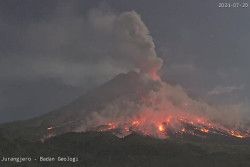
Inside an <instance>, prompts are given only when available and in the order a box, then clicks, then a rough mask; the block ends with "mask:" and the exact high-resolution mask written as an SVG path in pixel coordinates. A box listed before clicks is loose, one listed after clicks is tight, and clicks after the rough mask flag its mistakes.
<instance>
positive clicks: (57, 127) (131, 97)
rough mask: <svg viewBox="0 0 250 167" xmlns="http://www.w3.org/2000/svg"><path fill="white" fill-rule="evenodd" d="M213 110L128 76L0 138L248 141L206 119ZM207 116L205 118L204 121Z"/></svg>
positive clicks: (173, 89)
mask: <svg viewBox="0 0 250 167" xmlns="http://www.w3.org/2000/svg"><path fill="white" fill-rule="evenodd" d="M209 112H214V111H213V108H211V107H208V105H207V104H204V103H201V102H198V101H196V100H193V99H191V98H190V97H189V96H188V95H187V94H186V93H185V91H184V90H183V89H182V88H181V87H179V86H176V85H170V84H167V83H165V82H163V81H161V80H154V79H152V78H150V77H148V76H146V75H142V74H140V73H137V72H134V71H131V72H128V73H126V74H119V75H117V76H116V77H114V78H113V79H112V80H110V81H108V82H107V83H105V84H103V85H102V86H100V87H99V88H97V89H94V90H92V91H90V92H88V93H86V94H84V95H83V96H81V97H79V98H78V99H77V100H75V101H73V102H71V103H70V104H68V105H66V106H63V107H61V108H59V109H57V110H55V111H52V112H49V113H47V114H45V115H42V116H40V117H37V118H34V119H30V120H26V121H18V122H13V123H7V124H3V125H1V130H2V132H3V134H5V135H7V136H12V137H16V138H23V139H27V140H42V141H44V140H46V139H48V138H50V137H53V136H57V135H60V134H63V133H67V132H87V131H97V132H103V131H111V132H112V133H113V134H114V135H116V136H118V137H125V136H127V135H130V134H131V133H137V134H140V135H147V136H152V137H156V138H183V137H188V136H195V137H198V138H209V137H214V136H223V137H233V138H247V137H249V130H248V129H247V128H245V127H240V126H238V127H234V126H232V125H229V124H226V123H225V122H223V120H221V119H220V117H219V118H218V117H211V113H209ZM209 114H210V115H209Z"/></svg>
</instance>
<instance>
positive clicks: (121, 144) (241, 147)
mask: <svg viewBox="0 0 250 167" xmlns="http://www.w3.org/2000/svg"><path fill="white" fill-rule="evenodd" d="M0 139H1V142H0V148H1V152H0V154H2V155H1V156H5V157H8V156H11V157H13V156H20V155H22V156H30V157H33V158H37V159H39V157H40V156H43V157H58V156H61V157H67V156H70V157H78V160H79V161H78V162H75V163H73V162H39V161H32V162H27V163H26V162H22V163H15V162H8V163H3V162H0V166H3V167H14V166H18V167H22V166H23V167H36V166H39V167H57V166H58V167H62V166H70V167H74V166H81V167H85V166H86V167H100V166H101V167H106V166H107V167H117V166H119V167H136V166H137V167H139V166H141V167H155V166H157V167H163V166H164V167H165V166H168V167H183V166H185V167H189V166H190V167H200V166H202V167H211V166H213V167H238V166H239V167H247V166H250V145H249V144H240V143H239V144H237V143H235V144H218V143H214V142H211V141H209V140H207V141H206V139H200V140H199V141H198V140H197V141H196V142H192V141H190V140H184V139H182V140H169V139H164V140H161V139H155V138H151V137H148V136H140V135H137V134H131V135H129V136H127V137H125V138H117V137H116V136H114V135H113V134H112V133H111V132H87V133H67V134H63V135H59V136H56V137H52V138H50V139H48V140H46V141H45V142H44V143H41V142H30V141H25V140H21V139H10V138H9V139H6V138H4V137H2V136H1V137H0Z"/></svg>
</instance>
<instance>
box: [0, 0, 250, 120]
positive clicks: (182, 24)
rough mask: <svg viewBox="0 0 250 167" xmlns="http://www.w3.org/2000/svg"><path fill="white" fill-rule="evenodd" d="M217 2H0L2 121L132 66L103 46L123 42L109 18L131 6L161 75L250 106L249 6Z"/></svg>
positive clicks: (212, 97)
mask: <svg viewBox="0 0 250 167" xmlns="http://www.w3.org/2000/svg"><path fill="white" fill-rule="evenodd" d="M219 2H220V1H213V0H212V1H211V0H207V1H202V2H201V1H200V0H189V1H185V2H184V1H183V0H157V1H153V0H136V1H135V0H124V1H122V0H119V1H118V0H112V1H111V0H106V1H100V0H84V1H81V0H72V1H63V0H60V1H59V0H36V1H34V0H22V1H20V0H10V1H0V122H8V121H13V120H19V119H27V118H32V117H34V116H38V115H41V114H42V113H46V112H48V111H51V110H53V109H56V108H57V107H59V106H62V105H64V104H67V103H68V102H70V101H72V100H74V99H75V98H77V97H78V96H80V95H82V94H83V93H84V92H86V91H88V90H90V89H93V88H95V87H97V86H98V85H101V84H102V83H104V82H105V81H107V80H109V79H111V78H112V77H114V76H115V75H117V74H119V73H121V72H126V71H128V70H130V69H131V68H133V67H134V64H133V63H131V62H130V60H129V58H126V55H125V54H124V53H123V52H121V51H119V49H116V50H115V49H114V48H112V49H110V47H111V46H110V45H109V44H110V43H116V44H117V46H120V44H121V45H122V44H124V43H125V44H126V42H128V41H122V40H120V38H117V37H116V36H115V35H113V34H112V32H110V25H109V23H110V22H111V21H110V20H112V19H113V18H115V17H117V16H118V15H120V14H121V13H123V12H126V11H131V10H134V11H135V12H136V13H138V14H139V15H140V16H141V19H142V21H143V22H144V23H145V25H146V26H147V27H148V29H149V31H150V34H151V36H152V38H153V40H154V43H155V47H156V52H157V54H158V56H159V57H161V58H162V59H163V61H164V65H163V68H162V70H161V71H160V74H161V75H162V78H163V79H164V80H166V81H168V82H172V83H176V84H179V85H181V86H183V87H184V88H185V89H187V91H188V92H191V94H192V95H194V96H195V97H196V98H199V99H201V100H205V101H207V102H208V103H213V104H227V103H230V104H232V103H235V104H237V103H244V104H248V103H249V102H250V101H249V98H250V87H249V85H250V77H249V74H248V73H249V71H250V66H249V63H250V22H249V20H250V7H248V8H242V7H239V8H218V3H219ZM241 2H243V1H241ZM241 2H240V3H241ZM132 51H133V49H131V54H132V55H133V54H134V53H133V52H132ZM114 55H115V56H114ZM249 113H250V111H249Z"/></svg>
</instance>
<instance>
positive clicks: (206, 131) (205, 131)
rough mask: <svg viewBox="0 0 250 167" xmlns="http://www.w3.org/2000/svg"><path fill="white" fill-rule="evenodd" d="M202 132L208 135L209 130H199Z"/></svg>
mask: <svg viewBox="0 0 250 167" xmlns="http://www.w3.org/2000/svg"><path fill="white" fill-rule="evenodd" d="M200 130H201V131H202V132H204V133H208V132H209V130H208V129H205V128H201V129H200Z"/></svg>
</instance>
